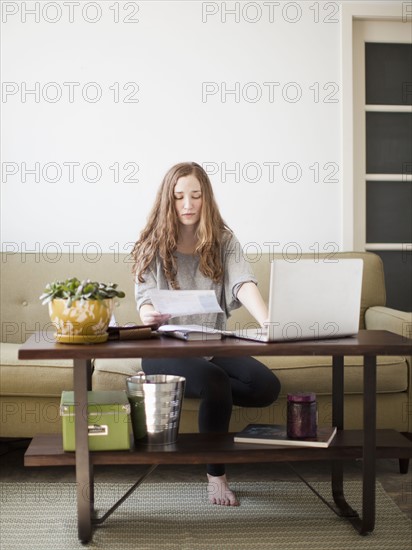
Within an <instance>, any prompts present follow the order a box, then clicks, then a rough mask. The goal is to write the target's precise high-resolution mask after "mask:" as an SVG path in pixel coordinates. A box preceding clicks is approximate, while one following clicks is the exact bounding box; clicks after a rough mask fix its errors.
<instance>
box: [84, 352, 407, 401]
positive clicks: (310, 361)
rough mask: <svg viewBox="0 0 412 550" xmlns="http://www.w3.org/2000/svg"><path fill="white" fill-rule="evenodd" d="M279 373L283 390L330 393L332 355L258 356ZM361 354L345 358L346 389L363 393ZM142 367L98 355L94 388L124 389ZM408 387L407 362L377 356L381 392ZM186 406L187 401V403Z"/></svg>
mask: <svg viewBox="0 0 412 550" xmlns="http://www.w3.org/2000/svg"><path fill="white" fill-rule="evenodd" d="M256 359H258V360H260V361H262V363H264V364H265V365H266V366H267V367H268V368H270V369H271V370H273V371H274V372H275V373H276V376H277V377H278V378H279V380H280V382H281V385H282V389H281V394H282V395H285V394H287V393H291V392H296V391H313V392H315V393H316V394H318V395H330V394H331V388H332V369H331V365H332V359H331V358H330V357H318V356H313V357H287V356H282V357H256ZM361 365H362V357H347V358H345V393H346V394H362V393H363V369H362V368H360V367H361ZM139 370H141V362H140V360H139V359H97V360H96V361H95V371H94V374H93V388H94V389H100V390H103V389H125V377H126V376H132V375H133V374H136V373H137V372H138V371H139ZM407 388H408V365H407V362H406V360H405V358H403V357H386V356H380V357H378V366H377V391H378V393H394V392H395V393H396V392H404V391H406V390H407ZM185 407H186V405H185Z"/></svg>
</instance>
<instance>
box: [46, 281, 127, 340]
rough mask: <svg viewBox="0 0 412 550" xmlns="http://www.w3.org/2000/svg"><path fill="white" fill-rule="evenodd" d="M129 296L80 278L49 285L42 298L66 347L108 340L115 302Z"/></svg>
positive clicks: (59, 338)
mask: <svg viewBox="0 0 412 550" xmlns="http://www.w3.org/2000/svg"><path fill="white" fill-rule="evenodd" d="M124 296H125V293H124V292H123V291H121V290H118V289H117V285H116V284H113V283H109V284H106V283H100V282H96V281H91V280H90V279H87V280H83V281H80V280H79V279H77V278H76V277H72V278H70V279H66V280H65V281H54V282H52V283H48V284H47V285H46V288H45V289H44V292H43V294H42V295H41V296H40V300H42V303H43V304H48V305H49V314H50V319H51V321H52V323H53V325H54V326H55V327H56V334H55V338H56V340H57V341H58V342H61V343H64V344H79V343H86V344H91V343H95V344H97V343H100V342H105V341H106V340H107V338H108V333H107V327H108V326H109V323H110V318H111V316H112V313H113V309H114V301H113V298H124Z"/></svg>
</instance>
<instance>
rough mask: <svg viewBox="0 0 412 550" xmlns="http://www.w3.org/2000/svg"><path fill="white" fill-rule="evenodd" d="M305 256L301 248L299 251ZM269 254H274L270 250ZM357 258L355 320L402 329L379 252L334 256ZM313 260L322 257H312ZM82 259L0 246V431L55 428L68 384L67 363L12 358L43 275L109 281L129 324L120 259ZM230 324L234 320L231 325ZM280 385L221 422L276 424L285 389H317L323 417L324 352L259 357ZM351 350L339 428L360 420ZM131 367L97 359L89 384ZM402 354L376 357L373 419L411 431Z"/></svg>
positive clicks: (237, 316) (134, 367) (407, 365)
mask: <svg viewBox="0 0 412 550" xmlns="http://www.w3.org/2000/svg"><path fill="white" fill-rule="evenodd" d="M305 256H307V257H309V258H310V257H312V255H311V254H308V255H304V256H303V257H305ZM274 257H279V256H274ZM352 257H359V258H362V259H363V260H364V279H363V288H362V307H361V316H360V326H361V328H365V327H366V328H367V329H387V330H391V331H393V332H397V333H399V334H403V335H404V336H408V335H409V336H410V334H411V326H412V314H411V313H403V312H400V311H395V310H393V309H388V308H386V307H385V282H384V273H383V266H382V263H381V260H380V258H379V257H378V256H377V255H375V254H372V253H340V254H338V255H337V256H336V258H352ZM319 259H320V261H323V259H325V258H324V257H323V256H321V257H320V258H319ZM93 260H94V261H90V258H89V257H87V256H83V255H81V254H77V255H76V254H74V255H69V254H67V255H60V256H58V257H56V256H53V257H49V256H47V255H46V254H42V253H39V254H18V253H17V254H6V253H3V254H2V261H1V275H2V284H1V306H2V307H1V327H2V338H1V340H2V343H1V365H0V406H1V418H0V436H1V437H32V436H33V435H34V434H35V433H40V432H42V433H51V432H58V431H60V429H61V422H60V417H59V401H60V395H61V392H62V390H68V389H71V388H72V366H71V363H70V361H38V360H37V361H18V360H17V349H18V345H19V344H20V343H21V342H23V341H25V340H26V339H27V338H28V337H29V335H30V334H32V333H33V332H34V331H36V330H45V329H47V328H50V321H49V319H48V313H47V308H46V307H45V306H42V305H41V304H40V301H39V299H38V296H39V295H40V294H41V292H42V291H43V288H44V286H45V283H47V282H48V281H51V280H55V279H59V278H65V277H68V276H77V277H79V278H87V277H89V278H92V279H95V280H96V279H100V280H103V281H107V282H109V281H112V282H117V283H118V284H119V286H120V288H122V289H123V290H124V291H125V292H126V298H125V299H123V300H119V301H118V302H116V319H117V321H118V322H120V323H126V322H139V319H138V315H137V313H136V309H135V302H134V289H133V280H132V276H131V264H130V258H129V257H128V256H126V255H123V256H118V255H116V254H115V253H113V254H104V255H102V256H100V257H97V258H93ZM269 260H270V258H269V255H262V256H261V257H259V258H253V259H251V261H253V268H254V271H255V273H256V276H257V278H258V280H259V286H260V288H261V291H262V294H263V295H264V297H265V298H266V299H267V288H268V278H269ZM248 321H251V319H250V317H249V315H248V314H247V312H246V310H245V309H244V308H241V309H240V310H237V311H235V312H234V315H233V317H232V318H231V320H230V325H231V326H232V327H234V326H236V324H240V326H243V325H244V323H246V322H248ZM238 326H239V325H238ZM260 359H261V360H262V361H263V362H264V363H265V364H266V365H267V366H268V368H270V369H272V370H273V371H274V372H275V373H276V375H277V376H278V378H279V379H280V381H281V384H282V391H281V396H280V398H279V400H278V401H277V402H276V403H275V404H274V405H273V406H270V407H267V408H263V409H243V408H234V410H233V414H232V421H231V430H233V431H236V430H239V429H241V428H242V427H243V426H245V425H246V424H248V423H249V422H279V423H281V422H283V423H284V422H285V397H286V394H287V393H289V392H296V391H313V392H315V393H316V394H317V398H318V407H319V423H320V424H328V423H330V422H331V359H329V358H323V357H266V358H260ZM360 361H361V358H349V359H348V360H347V367H346V369H345V427H347V428H360V427H361V422H362V420H361V419H362V369H361V368H360V364H361V363H360ZM138 370H140V360H139V359H121V360H98V361H96V362H95V369H94V373H93V387H94V389H99V390H108V389H124V387H125V377H126V376H127V375H130V374H133V373H135V372H137V371H138ZM411 372H412V368H411V357H380V358H379V361H378V382H377V387H378V390H377V391H378V395H377V424H378V427H379V428H393V429H396V430H398V431H401V432H412V390H411V387H412V375H411ZM198 405H199V403H198V401H197V400H194V399H185V400H184V404H183V414H182V419H181V430H182V431H196V430H197V411H198Z"/></svg>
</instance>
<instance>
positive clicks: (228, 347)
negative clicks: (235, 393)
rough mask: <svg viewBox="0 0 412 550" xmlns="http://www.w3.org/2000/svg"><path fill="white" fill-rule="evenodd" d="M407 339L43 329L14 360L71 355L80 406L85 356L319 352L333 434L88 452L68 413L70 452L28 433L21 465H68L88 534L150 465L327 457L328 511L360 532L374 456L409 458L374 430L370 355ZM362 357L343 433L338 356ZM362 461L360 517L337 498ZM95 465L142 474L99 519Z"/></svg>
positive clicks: (88, 368) (368, 519)
mask: <svg viewBox="0 0 412 550" xmlns="http://www.w3.org/2000/svg"><path fill="white" fill-rule="evenodd" d="M411 354H412V340H409V339H406V338H403V337H401V336H399V335H396V334H393V333H390V332H387V331H370V330H368V331H360V332H359V334H358V335H357V336H356V337H350V338H341V339H336V340H314V341H300V342H282V343H258V342H252V341H247V340H239V339H235V338H224V339H222V340H216V341H197V342H183V341H180V340H175V339H172V338H167V337H161V338H152V339H149V340H136V341H123V342H107V343H104V344H96V345H80V344H79V345H76V344H70V345H69V344H58V343H55V341H54V338H53V336H52V334H51V333H47V332H43V333H36V334H33V335H32V336H31V337H30V338H29V340H28V341H27V342H26V343H25V344H23V345H22V347H21V348H20V350H19V359H72V360H73V367H74V368H73V379H74V392H75V401H76V407H77V410H79V411H82V410H83V411H84V410H86V406H87V391H88V390H90V389H91V375H92V359H94V358H106V359H107V358H116V359H121V358H131V357H152V358H155V357H182V358H184V357H197V356H204V355H214V356H226V357H227V356H234V357H235V356H249V355H253V356H265V355H266V356H270V355H288V356H302V355H323V356H332V358H333V373H332V423H333V425H335V426H337V428H338V434H337V436H336V438H335V439H334V441H333V442H332V444H331V445H330V447H329V448H327V449H323V448H307V447H306V448H297V447H295V448H278V447H272V446H269V445H251V444H250V445H249V444H243V443H242V444H241V443H234V442H233V434H180V435H179V438H178V441H177V442H176V443H175V444H172V445H166V446H162V447H159V446H152V447H150V446H140V447H136V448H133V449H132V450H131V451H105V452H92V453H90V452H89V448H88V430H87V416H86V415H84V414H76V415H75V429H76V452H75V453H68V452H64V451H63V448H62V440H61V436H60V435H39V436H36V437H34V439H33V440H32V443H31V444H30V446H29V448H28V450H27V452H26V455H25V465H26V466H61V465H74V466H75V467H76V482H77V512H78V535H79V539H80V540H81V541H82V542H88V541H90V540H91V538H92V532H93V525H98V524H100V523H102V522H103V521H104V520H105V519H106V518H107V517H108V516H109V515H110V514H111V513H112V512H113V511H114V510H115V509H116V508H117V507H118V506H119V505H120V504H121V503H122V502H123V501H124V500H125V498H127V497H128V496H129V495H130V494H131V492H133V490H134V489H135V488H136V487H137V486H138V485H139V484H140V483H141V482H142V481H143V479H144V478H145V477H146V476H147V475H148V474H149V473H150V472H151V471H152V470H153V469H154V468H155V467H156V466H157V465H158V464H206V463H258V462H277V461H282V462H283V461H299V460H332V473H331V484H332V494H333V500H334V506H333V507H334V509H336V511H337V513H338V514H339V515H341V516H343V517H345V518H347V519H348V520H349V521H350V522H351V523H352V524H353V525H354V527H355V528H356V529H357V530H358V531H359V533H360V534H366V533H369V532H371V531H373V529H374V526H375V481H376V464H375V462H376V458H401V459H402V458H403V459H409V458H412V445H411V443H410V441H408V440H407V439H406V438H405V437H403V436H402V435H401V434H399V433H397V432H395V431H394V430H379V431H376V356H377V355H411ZM351 355H363V357H364V367H363V375H364V388H365V390H364V405H363V430H353V431H344V425H343V388H344V370H345V369H344V357H345V356H351ZM349 458H362V460H363V472H362V484H363V494H362V515H361V517H360V516H359V515H358V513H357V512H356V511H355V510H353V509H352V508H351V507H350V505H349V504H348V503H347V501H346V499H345V495H344V484H343V463H342V461H343V460H345V459H349ZM95 464H96V465H98V464H113V465H115V464H149V465H152V466H151V468H150V469H149V471H148V472H147V473H146V474H145V475H144V476H142V478H140V479H139V480H138V481H137V482H136V484H135V485H134V486H133V487H131V489H130V490H129V491H128V492H127V493H126V494H125V495H124V496H123V497H122V498H121V499H120V500H119V501H118V502H117V503H116V504H115V505H114V506H113V507H112V508H111V509H110V510H109V511H108V512H107V513H106V514H105V515H104V516H102V517H101V518H96V517H95V514H94V498H93V495H94V475H93V466H94V465H95Z"/></svg>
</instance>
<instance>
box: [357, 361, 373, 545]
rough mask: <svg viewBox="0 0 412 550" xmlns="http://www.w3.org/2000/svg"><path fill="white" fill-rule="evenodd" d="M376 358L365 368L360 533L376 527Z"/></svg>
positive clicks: (366, 362)
mask: <svg viewBox="0 0 412 550" xmlns="http://www.w3.org/2000/svg"><path fill="white" fill-rule="evenodd" d="M375 484H376V356H369V355H367V356H365V357H364V367H363V502H362V505H363V512H362V521H361V524H360V528H359V532H360V533H361V535H365V534H367V533H371V532H372V531H373V529H374V527H375V499H376V489H375Z"/></svg>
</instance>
